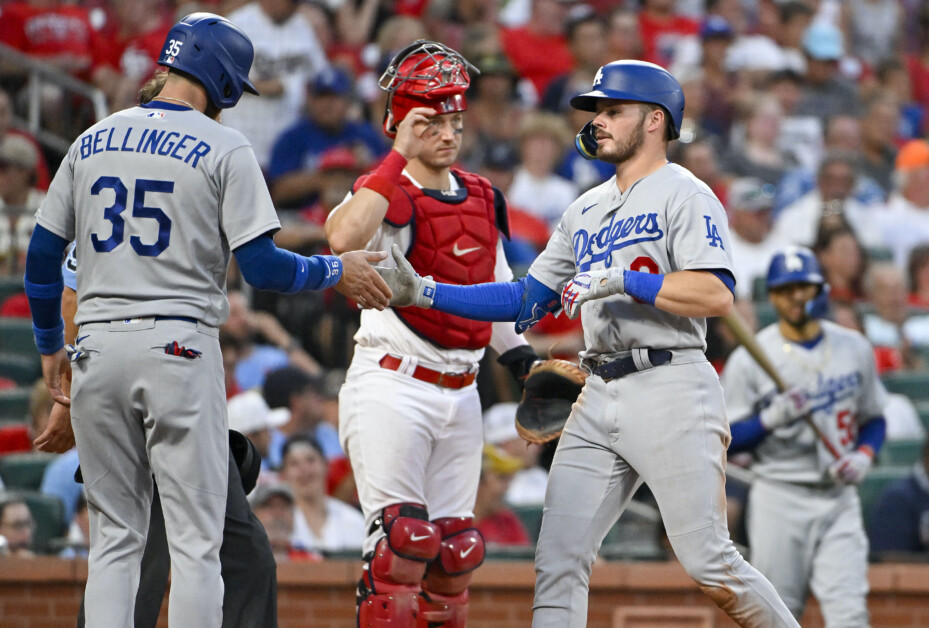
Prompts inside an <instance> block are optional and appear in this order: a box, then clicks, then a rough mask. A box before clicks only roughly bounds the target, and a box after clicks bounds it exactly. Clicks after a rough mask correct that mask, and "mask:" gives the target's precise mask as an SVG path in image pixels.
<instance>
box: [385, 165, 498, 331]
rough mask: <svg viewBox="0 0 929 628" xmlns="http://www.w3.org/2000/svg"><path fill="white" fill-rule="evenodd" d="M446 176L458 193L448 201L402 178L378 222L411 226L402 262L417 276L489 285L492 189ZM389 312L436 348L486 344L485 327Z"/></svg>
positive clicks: (474, 179)
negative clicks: (408, 247) (408, 246)
mask: <svg viewBox="0 0 929 628" xmlns="http://www.w3.org/2000/svg"><path fill="white" fill-rule="evenodd" d="M452 172H453V173H454V174H455V175H456V176H457V178H458V180H459V181H460V182H461V183H462V184H463V189H461V190H459V192H458V193H457V194H456V195H453V194H449V195H447V199H448V200H446V196H445V195H440V194H439V193H436V192H435V191H429V192H427V193H424V192H423V191H422V190H421V189H419V188H417V187H416V186H415V185H413V184H412V183H410V181H409V179H407V178H406V177H402V179H401V181H402V182H401V185H400V189H398V190H397V192H396V193H395V194H394V197H393V199H391V201H390V208H389V209H388V210H387V216H386V217H385V219H384V220H385V221H386V222H387V223H388V224H390V225H393V226H397V227H399V226H404V225H406V224H410V223H412V224H411V226H412V228H413V234H414V235H413V245H412V249H411V250H410V251H408V252H407V259H409V261H410V264H412V266H413V268H414V269H416V272H418V273H419V274H420V275H424V276H425V275H432V277H433V278H434V279H435V280H436V281H438V282H442V283H452V284H459V285H467V284H475V283H483V282H488V281H493V280H494V267H495V265H496V262H497V239H498V230H497V222H496V212H495V209H494V193H493V188H492V187H491V185H490V182H489V181H487V179H485V178H483V177H479V176H477V175H474V174H470V173H467V172H462V171H460V170H453V171H452ZM440 196H441V198H440ZM401 197H402V198H401ZM411 201H412V202H411ZM394 312H395V313H396V314H397V315H398V316H399V317H400V318H401V320H403V321H404V322H405V323H406V324H407V325H409V326H410V327H411V328H413V330H415V331H416V332H417V333H418V334H419V335H421V336H424V337H425V338H427V339H429V340H431V341H432V342H434V343H435V344H437V345H439V346H441V347H445V348H449V349H481V348H483V347H486V346H487V344H488V343H489V342H490V335H491V323H488V322H484V321H472V320H468V319H466V318H461V317H459V316H453V315H451V314H446V313H444V312H439V311H436V310H426V309H421V308H417V307H409V308H402V309H396V310H394Z"/></svg>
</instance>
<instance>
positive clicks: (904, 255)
mask: <svg viewBox="0 0 929 628" xmlns="http://www.w3.org/2000/svg"><path fill="white" fill-rule="evenodd" d="M894 178H895V179H894V180H895V183H896V186H895V191H894V193H893V194H891V196H890V199H889V200H888V201H887V208H886V209H885V210H884V211H883V212H881V214H880V218H879V222H880V226H881V236H882V243H883V245H884V246H886V247H887V248H889V249H890V250H891V251H892V252H893V256H894V262H895V263H896V264H897V266H898V267H900V268H906V264H907V260H908V259H909V256H910V251H912V250H913V249H914V248H915V247H916V246H919V245H920V244H924V243H926V242H929V142H926V141H925V140H911V141H909V142H907V143H906V144H904V145H903V147H902V148H901V149H900V152H899V153H897V159H896V172H895V174H894Z"/></svg>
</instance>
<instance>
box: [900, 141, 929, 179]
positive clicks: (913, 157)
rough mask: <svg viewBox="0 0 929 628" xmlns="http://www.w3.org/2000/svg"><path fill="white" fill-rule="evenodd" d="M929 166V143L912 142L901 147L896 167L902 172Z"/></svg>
mask: <svg viewBox="0 0 929 628" xmlns="http://www.w3.org/2000/svg"><path fill="white" fill-rule="evenodd" d="M925 166H929V142H927V141H926V140H910V141H909V142H907V143H906V144H904V145H903V146H901V147H900V150H899V151H898V152H897V159H896V161H895V162H894V167H895V168H896V169H897V170H899V171H901V172H909V171H910V170H915V169H917V168H923V167H925Z"/></svg>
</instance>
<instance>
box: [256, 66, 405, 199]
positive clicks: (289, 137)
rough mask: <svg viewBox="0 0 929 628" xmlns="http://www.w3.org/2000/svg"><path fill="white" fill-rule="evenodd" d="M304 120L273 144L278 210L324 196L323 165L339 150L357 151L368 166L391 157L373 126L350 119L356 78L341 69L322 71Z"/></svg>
mask: <svg viewBox="0 0 929 628" xmlns="http://www.w3.org/2000/svg"><path fill="white" fill-rule="evenodd" d="M309 90H310V94H309V96H308V102H307V106H306V115H305V116H304V117H303V118H301V119H300V120H298V121H297V122H296V123H295V124H293V125H291V126H290V127H288V128H287V129H285V130H284V131H283V132H282V133H281V135H280V136H279V137H278V138H277V140H276V141H275V142H274V147H273V148H272V150H271V164H270V166H269V168H268V178H269V179H270V181H271V184H270V187H271V197H272V198H273V199H274V202H275V203H276V204H278V205H282V206H285V207H299V206H301V205H306V204H308V203H309V202H310V201H312V200H314V199H315V198H316V197H317V196H318V195H319V193H320V192H321V190H322V181H321V177H320V176H319V170H318V168H319V162H320V159H321V158H322V155H323V154H324V153H325V152H326V151H328V150H330V149H332V148H336V147H339V146H342V147H346V148H349V149H351V150H353V151H356V154H357V156H358V159H359V161H360V162H361V163H363V164H365V165H368V164H373V163H374V161H375V160H376V159H377V158H379V157H380V156H381V155H383V154H384V153H385V152H387V146H386V145H385V144H384V140H383V138H382V137H381V133H379V132H378V130H377V129H375V128H374V127H373V126H372V125H370V124H369V123H367V122H365V121H359V120H352V119H350V114H351V107H350V105H351V103H352V77H351V76H349V75H348V73H346V72H345V70H342V69H340V68H337V67H330V68H328V69H327V70H324V71H321V72H320V73H319V74H317V75H316V78H314V79H313V81H312V82H311V83H310V85H309Z"/></svg>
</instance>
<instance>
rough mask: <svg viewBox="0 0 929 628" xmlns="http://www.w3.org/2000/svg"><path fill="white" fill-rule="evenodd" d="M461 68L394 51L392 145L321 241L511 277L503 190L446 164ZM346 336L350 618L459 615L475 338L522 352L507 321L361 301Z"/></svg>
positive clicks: (467, 535)
mask: <svg viewBox="0 0 929 628" xmlns="http://www.w3.org/2000/svg"><path fill="white" fill-rule="evenodd" d="M474 71H475V70H474V68H473V67H472V66H471V64H469V63H468V62H467V61H466V60H465V59H464V58H463V57H462V56H461V55H460V54H458V53H457V52H455V51H454V50H452V49H450V48H448V47H446V46H443V45H442V44H438V43H435V42H429V41H417V42H414V43H413V44H411V45H410V46H409V47H407V48H406V49H404V50H402V51H400V52H399V53H398V54H397V55H396V56H395V57H394V58H393V60H392V61H391V62H390V65H389V67H388V68H387V71H386V72H385V73H384V75H383V76H382V77H381V87H382V88H383V89H385V90H386V91H387V92H388V93H389V96H388V103H387V112H386V117H385V122H384V129H385V132H386V133H387V135H388V136H389V137H393V138H394V144H393V150H392V151H391V152H390V153H389V155H388V156H387V157H386V158H385V160H384V161H383V162H382V163H381V164H380V165H379V166H378V168H377V169H376V170H374V171H373V172H371V173H370V174H368V175H366V176H363V177H361V178H359V179H358V180H357V181H356V183H355V185H354V188H353V193H352V194H350V195H349V197H348V198H347V200H345V201H344V202H343V203H342V204H341V205H339V206H338V207H337V208H336V209H335V210H334V211H333V212H332V213H331V214H330V216H329V218H328V220H327V222H326V234H327V236H328V238H329V242H330V244H331V246H332V249H333V250H334V251H342V250H348V249H353V248H359V247H366V248H367V249H369V250H378V249H382V248H385V247H389V246H390V245H391V244H394V245H399V246H400V247H401V248H402V249H403V250H404V251H406V252H407V253H408V255H409V256H410V259H411V260H412V262H413V264H414V265H415V266H416V267H417V268H418V269H419V270H420V271H422V272H426V271H427V270H428V272H429V273H432V274H433V275H434V276H436V277H438V278H441V279H443V280H445V281H451V282H455V283H460V284H471V283H478V282H486V281H495V280H496V281H509V280H510V279H511V278H512V272H511V271H510V269H509V267H508V266H507V263H506V259H505V257H504V254H503V248H502V245H501V238H500V235H501V234H503V235H504V236H506V235H507V222H506V204H505V201H504V199H503V195H502V194H501V193H500V192H499V191H498V190H496V189H494V188H492V187H491V185H490V183H489V182H488V181H487V180H486V179H484V178H483V177H479V176H477V175H474V174H470V173H467V172H463V171H461V170H458V169H454V168H452V164H454V163H455V161H456V159H457V157H458V151H459V149H460V148H461V138H462V128H463V115H462V114H463V112H464V111H465V109H466V108H467V103H466V101H465V94H464V93H465V90H466V89H467V88H468V85H469V83H470V73H472V72H474ZM355 340H356V343H357V345H356V347H355V354H354V358H353V360H352V364H351V367H350V368H349V370H348V374H347V381H346V383H345V386H344V387H343V388H342V391H341V394H340V395H339V438H340V441H341V443H342V447H343V448H344V449H345V451H346V453H347V454H348V457H349V459H350V460H351V463H352V468H353V470H354V474H355V481H356V483H357V485H358V497H359V500H360V503H361V507H362V511H363V512H364V515H365V519H366V528H367V529H368V530H369V534H368V537H367V539H366V540H365V543H364V548H363V549H364V570H363V576H362V579H361V582H360V583H359V588H358V622H359V625H360V626H362V627H363V628H365V627H370V626H385V625H391V626H403V627H409V626H414V625H415V626H425V625H427V624H428V625H429V626H433V627H445V628H459V627H462V626H464V625H465V618H466V615H467V604H468V584H469V582H470V579H471V572H472V571H473V570H474V569H477V567H478V566H479V565H480V564H481V562H482V560H483V557H484V544H483V539H482V538H481V535H480V533H479V532H478V531H477V530H476V529H475V528H473V527H472V518H473V512H472V509H473V507H474V500H475V497H476V495H477V486H478V480H479V478H480V470H481V449H482V445H483V438H482V423H481V406H480V400H479V398H478V393H477V387H476V385H475V383H474V380H475V376H476V374H477V366H478V362H479V361H480V359H481V356H482V355H483V352H484V348H485V347H486V346H487V345H488V344H490V345H491V346H492V347H493V348H494V349H495V350H496V351H497V352H498V353H500V354H501V358H500V359H501V360H502V361H504V362H506V363H508V364H510V365H512V366H514V369H516V368H517V367H518V366H519V365H525V364H526V363H528V362H531V361H533V360H535V354H534V353H533V352H532V350H531V349H529V347H528V345H527V344H526V342H525V340H523V339H522V338H521V337H520V336H518V335H517V334H516V333H515V332H514V331H513V329H512V326H508V325H491V324H490V323H481V322H474V321H471V320H465V319H463V318H460V317H457V316H448V315H445V314H443V313H441V312H436V311H426V310H416V311H414V310H405V311H402V312H401V311H395V310H385V311H383V312H377V311H368V310H366V311H365V312H363V313H362V315H361V327H360V329H359V331H358V333H357V334H356V336H355ZM517 370H518V369H517ZM424 574H425V575H424ZM417 621H418V622H420V623H416V622H417Z"/></svg>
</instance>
